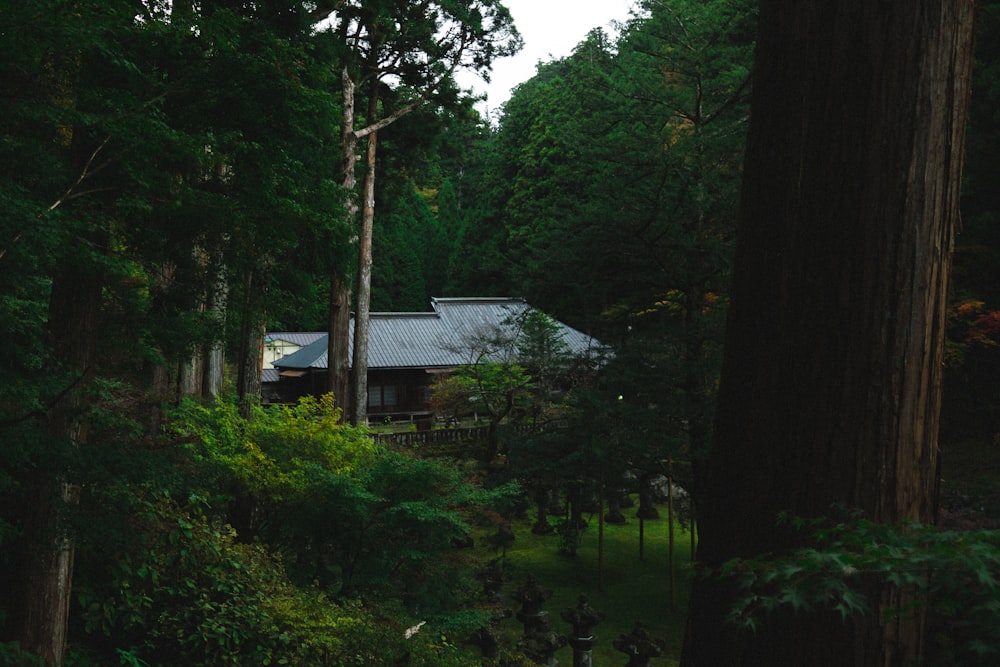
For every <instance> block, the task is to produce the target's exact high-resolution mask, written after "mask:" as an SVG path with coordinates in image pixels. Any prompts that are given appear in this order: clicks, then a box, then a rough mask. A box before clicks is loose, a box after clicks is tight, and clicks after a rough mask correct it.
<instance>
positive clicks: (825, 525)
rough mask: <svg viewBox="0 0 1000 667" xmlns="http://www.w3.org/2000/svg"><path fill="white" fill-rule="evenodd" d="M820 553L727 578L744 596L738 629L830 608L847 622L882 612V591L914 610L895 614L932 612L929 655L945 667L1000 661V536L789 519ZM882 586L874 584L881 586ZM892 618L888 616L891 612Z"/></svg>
mask: <svg viewBox="0 0 1000 667" xmlns="http://www.w3.org/2000/svg"><path fill="white" fill-rule="evenodd" d="M782 520H783V521H790V522H791V523H792V524H793V526H794V527H796V528H799V529H801V530H806V529H808V530H810V531H811V533H810V535H809V537H810V539H811V542H812V543H813V546H807V547H803V548H800V549H797V550H795V551H793V552H791V553H789V554H787V555H785V556H781V557H762V558H757V559H736V560H733V561H729V562H727V563H726V564H724V565H723V567H722V568H721V570H720V571H719V573H718V574H719V575H720V576H722V577H726V578H731V579H732V580H734V581H735V582H736V583H737V584H738V587H739V590H740V595H739V597H738V599H737V600H736V602H735V604H734V606H733V609H732V610H731V613H730V615H729V620H730V621H731V622H734V623H737V624H739V625H742V626H744V627H746V628H748V629H750V630H754V629H755V628H756V627H757V626H758V625H759V624H760V623H762V622H765V621H766V617H767V615H768V614H769V613H770V612H772V611H775V610H777V609H778V608H791V609H793V610H795V611H803V612H808V611H811V610H815V609H831V610H834V611H835V612H838V613H839V614H840V615H841V617H842V618H844V619H846V618H848V617H849V616H852V615H855V614H866V613H875V612H876V611H877V610H878V605H877V603H875V604H873V603H872V601H870V600H869V599H868V598H867V592H868V591H872V590H875V591H878V590H881V588H882V587H883V586H888V587H890V588H893V589H896V590H898V591H900V592H901V593H902V596H901V599H903V600H906V601H907V604H906V605H905V606H904V607H903V608H898V609H890V610H887V611H888V613H890V614H909V613H913V612H914V611H915V610H918V609H922V610H925V611H927V612H928V619H929V621H930V627H931V630H932V638H931V645H930V646H928V647H927V651H928V652H929V653H930V654H931V655H933V658H934V661H933V664H936V665H980V664H996V662H995V661H996V660H997V658H998V656H1000V531H996V530H974V531H952V530H942V529H940V528H937V527H935V526H927V525H921V524H915V523H904V524H899V525H893V524H878V523H874V522H872V521H868V520H866V519H864V518H862V517H861V516H860V515H858V514H851V515H849V516H848V517H847V518H846V519H845V520H843V521H839V522H831V521H829V520H827V519H825V518H821V519H814V520H809V521H806V520H804V519H790V518H789V517H787V516H783V517H782ZM873 582H874V583H876V584H880V585H876V586H874V587H873V586H872V585H871V584H872V583H873ZM883 611H886V610H883Z"/></svg>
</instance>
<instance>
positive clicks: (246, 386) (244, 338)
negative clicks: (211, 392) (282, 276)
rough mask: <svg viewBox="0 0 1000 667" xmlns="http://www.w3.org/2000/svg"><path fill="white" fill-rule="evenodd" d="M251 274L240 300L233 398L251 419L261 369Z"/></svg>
mask: <svg viewBox="0 0 1000 667" xmlns="http://www.w3.org/2000/svg"><path fill="white" fill-rule="evenodd" d="M258 282H259V281H258V280H256V279H255V277H254V275H253V274H252V273H251V274H250V276H248V277H247V283H246V294H245V295H244V297H243V321H242V324H241V325H240V353H239V358H238V359H237V369H236V396H237V399H238V401H239V406H240V414H241V415H243V417H244V418H247V417H249V416H250V409H251V407H252V406H253V405H254V404H256V403H257V402H259V400H260V392H261V370H262V369H263V367H264V326H265V325H264V317H263V315H262V314H261V313H260V311H259V309H258V307H257V300H258V298H261V299H263V297H262V296H261V295H258V294H256V293H255V292H256V291H257V283H258Z"/></svg>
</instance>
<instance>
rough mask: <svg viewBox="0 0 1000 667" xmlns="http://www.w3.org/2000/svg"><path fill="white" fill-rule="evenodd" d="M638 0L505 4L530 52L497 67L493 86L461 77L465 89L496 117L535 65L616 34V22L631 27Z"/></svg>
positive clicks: (525, 0)
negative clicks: (590, 36) (591, 35)
mask: <svg viewBox="0 0 1000 667" xmlns="http://www.w3.org/2000/svg"><path fill="white" fill-rule="evenodd" d="M632 2H633V0H504V5H505V6H506V7H507V8H508V9H510V13H511V15H513V17H514V25H516V26H517V29H518V30H519V31H520V33H521V37H522V38H523V39H524V48H523V49H521V52H520V53H518V54H517V55H516V56H514V57H512V58H501V59H499V60H497V61H496V62H495V63H494V65H493V74H492V76H491V77H490V78H491V81H490V84H489V86H487V85H486V84H485V83H484V82H483V80H482V79H480V78H479V77H476V76H472V75H469V74H464V73H463V74H460V76H459V77H458V81H459V84H460V85H461V86H463V87H465V88H472V89H473V90H474V91H475V92H477V93H481V92H486V94H487V96H488V101H487V102H486V104H485V105H484V104H480V105H479V108H480V111H483V110H488V111H489V112H490V115H494V114H495V112H496V111H498V110H499V108H500V105H501V104H503V103H504V102H506V101H507V98H509V97H510V90H511V88H513V87H514V86H516V85H517V84H519V83H522V82H524V81H527V80H528V79H530V78H531V77H532V76H534V75H535V64H536V63H538V61H539V60H541V61H543V62H544V61H548V60H551V59H553V58H564V57H566V56H568V55H569V54H570V52H571V51H572V50H573V47H575V46H576V45H577V44H579V43H580V42H582V41H583V38H584V37H586V36H587V33H588V32H590V31H591V30H592V29H593V28H604V30H605V31H606V32H607V33H608V34H609V35H612V36H613V35H614V34H615V31H614V30H613V29H612V28H611V27H610V23H611V22H612V21H625V20H626V19H627V18H628V11H629V8H630V7H631V6H632Z"/></svg>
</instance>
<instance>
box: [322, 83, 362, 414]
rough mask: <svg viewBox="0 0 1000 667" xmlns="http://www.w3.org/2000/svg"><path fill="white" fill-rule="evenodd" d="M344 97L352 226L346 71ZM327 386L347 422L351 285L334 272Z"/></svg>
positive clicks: (350, 90) (343, 145)
mask: <svg viewBox="0 0 1000 667" xmlns="http://www.w3.org/2000/svg"><path fill="white" fill-rule="evenodd" d="M340 79H341V93H342V96H343V117H342V119H341V129H340V149H341V156H340V159H341V169H342V172H343V173H342V176H343V182H342V183H341V185H343V187H344V190H345V191H346V192H347V196H348V199H347V201H346V202H345V204H344V205H345V208H346V209H347V213H348V218H349V220H351V221H352V222H353V221H354V218H355V216H356V215H357V213H358V206H357V203H356V200H355V199H354V195H353V193H354V186H355V183H356V179H355V176H354V169H355V166H356V165H357V161H358V156H357V153H356V152H355V151H356V150H357V146H358V137H357V135H356V134H355V133H354V80H353V79H351V76H350V73H349V72H348V71H347V69H346V68H345V69H344V70H343V72H342V73H341V77H340ZM327 330H328V332H329V333H328V336H327V354H326V358H327V386H328V387H329V389H330V391H332V392H333V399H334V402H335V404H336V406H337V407H338V408H340V409H341V410H342V411H343V412H342V416H343V418H344V419H346V418H347V417H348V415H349V410H350V405H349V401H348V396H349V395H350V367H351V360H350V356H349V355H350V349H351V348H350V343H349V340H350V338H349V337H350V330H351V286H350V281H349V280H348V279H347V277H346V276H344V275H343V274H342V273H341V272H340V270H334V271H333V273H332V274H331V276H330V312H329V322H328V326H327Z"/></svg>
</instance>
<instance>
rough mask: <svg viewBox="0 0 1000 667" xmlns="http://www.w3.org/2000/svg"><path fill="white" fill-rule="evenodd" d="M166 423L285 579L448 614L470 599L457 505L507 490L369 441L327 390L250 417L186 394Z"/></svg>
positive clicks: (488, 499)
mask: <svg viewBox="0 0 1000 667" xmlns="http://www.w3.org/2000/svg"><path fill="white" fill-rule="evenodd" d="M174 431H175V433H176V434H178V436H180V437H183V438H185V439H186V440H187V441H189V442H190V445H189V446H190V447H191V449H192V451H193V452H194V454H195V458H196V460H198V461H201V462H203V463H204V464H205V465H207V466H209V468H210V469H212V470H214V473H213V477H214V480H215V481H214V484H213V485H212V488H214V489H215V492H216V493H217V494H220V495H219V496H218V501H221V502H223V503H225V502H229V503H230V504H229V508H230V510H229V511H230V515H229V516H230V518H231V520H232V522H233V525H235V526H236V527H237V530H239V531H242V532H241V538H242V539H244V540H248V539H250V538H251V537H254V538H255V539H257V540H259V541H261V542H263V543H266V544H268V545H270V548H271V550H272V551H274V552H275V553H279V554H281V556H282V559H283V563H284V565H285V567H286V568H287V570H288V574H289V576H290V577H291V578H292V580H293V581H295V582H297V583H298V584H300V585H302V586H310V585H318V586H320V587H321V588H322V589H324V590H326V591H329V592H330V593H331V594H333V595H335V596H336V597H337V599H352V598H354V597H357V596H362V597H364V598H366V599H371V600H380V601H387V602H391V601H393V600H396V601H399V602H401V603H402V604H404V605H405V607H406V608H407V609H409V610H410V611H411V612H412V613H414V614H422V615H424V616H423V617H424V618H428V617H434V618H443V617H452V616H454V615H455V614H456V613H458V612H461V610H462V608H463V606H464V605H465V604H466V603H467V602H469V601H470V600H471V599H472V598H473V597H474V595H473V587H472V584H471V583H470V581H468V580H467V574H468V572H469V571H471V569H474V567H475V562H474V561H475V559H473V558H471V557H469V556H468V555H466V554H463V553H461V552H456V551H454V549H453V547H452V543H453V541H460V540H461V539H463V538H464V537H465V535H466V533H467V531H468V527H467V523H466V517H465V515H464V513H465V512H470V511H474V510H475V509H476V508H478V507H480V506H490V505H492V504H494V503H496V502H498V501H499V500H500V499H502V498H504V497H506V496H508V495H510V494H511V493H513V490H512V489H510V488H501V489H496V490H493V491H490V492H485V491H481V490H479V489H478V488H477V487H475V486H474V485H472V484H471V483H469V482H468V481H466V480H465V479H463V477H462V476H461V475H460V472H459V471H458V470H456V469H454V468H452V467H449V466H447V465H445V464H442V463H438V462H435V461H430V460H420V459H415V458H412V457H409V456H405V455H403V454H400V453H397V452H393V451H383V450H379V449H377V448H376V446H375V445H374V441H373V440H372V439H371V438H370V437H369V436H368V434H367V433H366V432H365V431H364V430H362V429H358V428H355V427H351V426H347V425H344V424H340V423H339V412H338V411H337V410H336V409H335V408H334V407H333V402H332V398H331V397H330V396H329V395H328V396H325V397H323V398H321V399H315V398H308V397H307V398H303V399H302V400H301V401H300V403H299V404H298V405H296V406H285V407H279V406H274V407H269V408H260V407H258V408H255V410H254V412H253V414H252V415H251V418H250V419H244V418H243V417H241V416H240V413H239V411H238V410H237V408H236V406H235V405H234V404H232V403H225V402H223V403H218V404H216V405H214V406H202V405H199V404H197V403H194V402H185V403H184V404H182V406H181V407H180V409H179V410H178V411H177V413H176V414H175V421H174ZM459 615H460V614H459Z"/></svg>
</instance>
